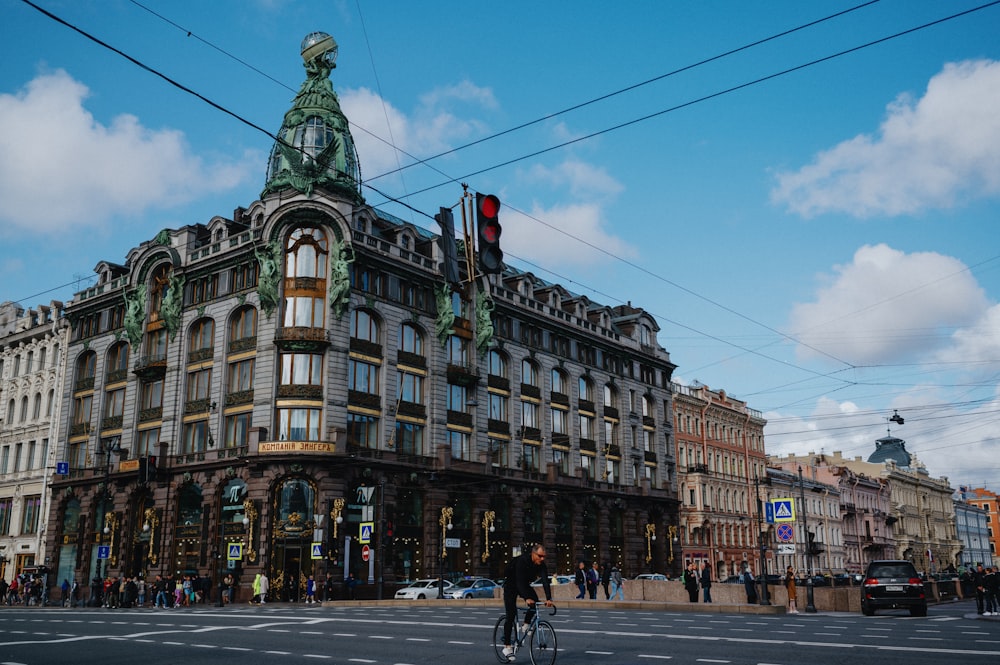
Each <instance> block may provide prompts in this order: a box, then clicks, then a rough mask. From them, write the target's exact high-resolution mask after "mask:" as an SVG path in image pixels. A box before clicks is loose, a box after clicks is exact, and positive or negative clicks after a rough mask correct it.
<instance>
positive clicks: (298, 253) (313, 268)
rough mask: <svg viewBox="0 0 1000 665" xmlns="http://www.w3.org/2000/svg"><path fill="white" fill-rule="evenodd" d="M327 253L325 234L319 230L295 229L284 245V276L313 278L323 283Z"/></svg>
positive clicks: (308, 228)
mask: <svg viewBox="0 0 1000 665" xmlns="http://www.w3.org/2000/svg"><path fill="white" fill-rule="evenodd" d="M327 253H328V251H327V240H326V234H325V233H323V231H322V230H321V229H318V228H314V227H303V228H298V229H295V230H294V231H292V232H291V234H289V236H288V242H287V243H286V244H285V275H286V276H288V277H314V278H320V279H323V280H324V281H325V279H326V262H327ZM324 286H325V285H324Z"/></svg>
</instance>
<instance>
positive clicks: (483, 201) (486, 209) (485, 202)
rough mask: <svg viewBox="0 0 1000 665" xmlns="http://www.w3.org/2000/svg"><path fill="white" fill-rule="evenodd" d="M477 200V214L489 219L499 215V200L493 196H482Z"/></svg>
mask: <svg viewBox="0 0 1000 665" xmlns="http://www.w3.org/2000/svg"><path fill="white" fill-rule="evenodd" d="M478 198H479V201H478V203H479V213H480V214H481V215H482V216H483V217H488V218H490V219H492V218H494V217H496V216H497V215H498V214H500V199H498V198H497V197H496V196H494V195H493V194H483V195H481V196H479V197H478Z"/></svg>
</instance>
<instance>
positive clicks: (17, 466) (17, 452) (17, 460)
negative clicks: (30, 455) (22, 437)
mask: <svg viewBox="0 0 1000 665" xmlns="http://www.w3.org/2000/svg"><path fill="white" fill-rule="evenodd" d="M22 447H23V444H21V443H15V444H14V473H17V472H18V471H20V470H21V449H22Z"/></svg>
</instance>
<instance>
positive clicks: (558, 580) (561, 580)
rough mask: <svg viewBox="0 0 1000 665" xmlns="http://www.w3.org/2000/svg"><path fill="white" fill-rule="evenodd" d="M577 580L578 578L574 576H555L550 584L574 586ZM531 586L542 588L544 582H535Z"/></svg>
mask: <svg viewBox="0 0 1000 665" xmlns="http://www.w3.org/2000/svg"><path fill="white" fill-rule="evenodd" d="M575 580H576V578H575V577H574V576H573V575H553V576H552V579H550V580H549V584H550V585H555V584H573V583H574V582H575ZM531 586H542V580H541V579H537V580H535V581H534V582H532V583H531Z"/></svg>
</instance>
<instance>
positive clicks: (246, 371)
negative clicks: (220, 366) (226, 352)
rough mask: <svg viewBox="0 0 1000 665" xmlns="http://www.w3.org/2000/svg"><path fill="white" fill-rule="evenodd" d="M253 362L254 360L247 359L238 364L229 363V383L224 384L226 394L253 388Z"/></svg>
mask: <svg viewBox="0 0 1000 665" xmlns="http://www.w3.org/2000/svg"><path fill="white" fill-rule="evenodd" d="M255 362H256V360H255V359H254V358H247V359H246V360H240V361H239V362H235V363H229V381H228V383H227V384H226V392H227V393H229V394H232V393H239V392H243V391H245V390H251V389H252V388H253V372H254V364H255Z"/></svg>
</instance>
